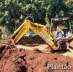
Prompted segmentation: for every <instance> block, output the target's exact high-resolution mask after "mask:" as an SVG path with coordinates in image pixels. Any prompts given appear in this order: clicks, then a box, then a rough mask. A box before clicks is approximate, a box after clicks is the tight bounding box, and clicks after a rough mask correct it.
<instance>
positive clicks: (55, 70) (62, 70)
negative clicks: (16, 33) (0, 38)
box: [0, 40, 73, 72]
mask: <svg viewBox="0 0 73 72" xmlns="http://www.w3.org/2000/svg"><path fill="white" fill-rule="evenodd" d="M52 64H53V65H52ZM49 65H51V67H50V66H49ZM72 67H73V58H70V57H67V56H62V55H59V54H55V53H49V54H47V53H42V52H40V51H27V50H24V49H17V48H16V47H15V45H14V42H13V41H12V40H10V41H7V42H5V43H1V44H0V72H73V68H72Z"/></svg>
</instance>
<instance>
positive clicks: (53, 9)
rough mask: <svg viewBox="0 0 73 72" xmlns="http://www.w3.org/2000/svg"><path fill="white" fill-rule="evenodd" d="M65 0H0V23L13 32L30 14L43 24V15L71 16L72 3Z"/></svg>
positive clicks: (72, 13) (72, 10)
mask: <svg viewBox="0 0 73 72" xmlns="http://www.w3.org/2000/svg"><path fill="white" fill-rule="evenodd" d="M65 2H66V1H65V0H0V24H1V25H4V26H7V27H8V29H9V31H11V32H13V31H14V30H15V29H16V28H17V27H18V26H19V25H20V24H21V22H22V21H23V20H24V19H25V17H27V16H29V15H31V16H33V18H34V21H35V22H40V23H42V24H45V16H47V17H48V18H51V17H55V16H70V17H71V19H72V18H73V3H72V2H69V3H68V4H66V3H65Z"/></svg>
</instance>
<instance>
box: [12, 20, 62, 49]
mask: <svg viewBox="0 0 73 72" xmlns="http://www.w3.org/2000/svg"><path fill="white" fill-rule="evenodd" d="M29 31H31V32H34V33H35V34H37V35H39V36H40V37H41V38H42V39H43V40H44V41H45V42H46V43H47V44H48V46H49V47H50V48H51V50H58V45H57V43H56V39H55V37H54V35H53V33H52V31H51V30H50V29H48V27H47V26H45V25H41V24H38V23H33V22H31V20H29V19H25V20H24V21H23V23H22V24H21V25H20V27H19V28H18V29H17V30H16V31H15V32H14V34H13V35H12V39H13V40H14V42H15V43H18V41H19V40H20V39H21V38H22V37H23V36H24V35H25V34H26V33H27V32H29ZM62 47H63V46H62Z"/></svg>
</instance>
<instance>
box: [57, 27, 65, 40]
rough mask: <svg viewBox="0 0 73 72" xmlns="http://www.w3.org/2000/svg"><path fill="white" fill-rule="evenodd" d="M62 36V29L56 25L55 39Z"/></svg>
mask: <svg viewBox="0 0 73 72" xmlns="http://www.w3.org/2000/svg"><path fill="white" fill-rule="evenodd" d="M62 38H64V31H63V30H61V29H60V28H59V27H57V31H56V39H57V40H59V39H62Z"/></svg>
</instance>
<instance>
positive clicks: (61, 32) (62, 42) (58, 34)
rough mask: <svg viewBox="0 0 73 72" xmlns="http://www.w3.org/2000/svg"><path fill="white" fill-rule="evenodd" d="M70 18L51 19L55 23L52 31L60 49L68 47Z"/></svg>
mask: <svg viewBox="0 0 73 72" xmlns="http://www.w3.org/2000/svg"><path fill="white" fill-rule="evenodd" d="M68 19H69V18H68V17H63V18H52V19H51V23H52V24H53V27H52V28H53V29H52V31H53V34H54V37H55V40H56V43H57V47H58V49H59V50H61V49H62V50H66V48H67V40H68V39H67V38H66V37H67V34H68V32H69V26H68V24H67V21H68Z"/></svg>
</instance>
